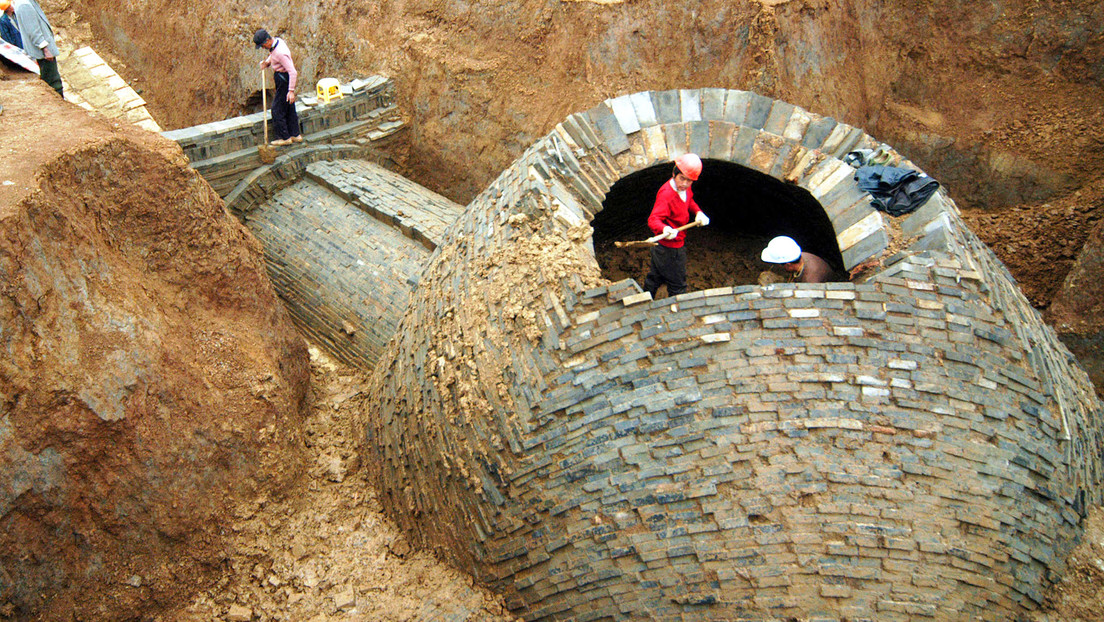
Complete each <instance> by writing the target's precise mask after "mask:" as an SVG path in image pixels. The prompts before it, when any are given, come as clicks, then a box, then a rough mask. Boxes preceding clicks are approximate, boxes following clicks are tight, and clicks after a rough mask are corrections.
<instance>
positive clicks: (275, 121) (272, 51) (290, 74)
mask: <svg viewBox="0 0 1104 622" xmlns="http://www.w3.org/2000/svg"><path fill="white" fill-rule="evenodd" d="M253 44H254V45H256V46H257V47H258V48H264V49H266V50H268V57H267V58H265V59H264V60H262V61H261V67H262V68H263V67H272V78H273V80H274V81H275V82H276V95H275V96H274V97H273V98H272V126H273V128H274V129H275V130H276V140H274V141H272V144H273V145H276V146H283V145H290V144H291V143H298V142H303V135H302V134H300V133H299V114H298V113H296V112H295V86H296V82H297V81H298V79H299V73H298V72H297V71H295V63H293V62H292V61H291V51H290V50H289V49H288V46H287V43H285V42H284V40H283V39H273V38H272V37H271V36H269V34H268V31H267V30H265V29H264V28H262V29H260V30H258V31H257V32H256V33H255V34H254V35H253Z"/></svg>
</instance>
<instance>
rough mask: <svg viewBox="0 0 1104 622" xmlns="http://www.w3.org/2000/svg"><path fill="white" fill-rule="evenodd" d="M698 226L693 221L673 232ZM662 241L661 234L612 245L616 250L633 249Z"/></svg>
mask: <svg viewBox="0 0 1104 622" xmlns="http://www.w3.org/2000/svg"><path fill="white" fill-rule="evenodd" d="M700 226H701V223H700V222H698V221H696V220H694V221H691V222H689V223H687V224H685V225H683V226H681V227H679V228H678V229H675V231H686V230H687V229H692V228H694V227H700ZM662 239H663V234H662V233H661V234H659V235H655V236H652V237H650V238H648V239H647V240H633V241H632V242H614V243H613V245H614V246H616V247H617V248H635V247H637V246H655V245H656V244H658V243H659V241H660V240H662Z"/></svg>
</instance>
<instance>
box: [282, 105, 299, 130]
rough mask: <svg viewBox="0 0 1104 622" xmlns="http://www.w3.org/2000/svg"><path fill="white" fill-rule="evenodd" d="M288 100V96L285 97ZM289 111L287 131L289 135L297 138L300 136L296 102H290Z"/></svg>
mask: <svg viewBox="0 0 1104 622" xmlns="http://www.w3.org/2000/svg"><path fill="white" fill-rule="evenodd" d="M284 101H285V102H287V98H286V97H285V98H284ZM287 107H288V112H287V131H288V136H290V137H292V138H295V137H298V136H299V113H298V112H296V111H295V104H288V105H287Z"/></svg>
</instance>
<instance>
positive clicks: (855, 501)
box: [366, 89, 1102, 620]
mask: <svg viewBox="0 0 1104 622" xmlns="http://www.w3.org/2000/svg"><path fill="white" fill-rule="evenodd" d="M874 146H877V142H876V141H874V140H873V139H871V138H870V137H869V136H866V135H865V134H864V133H863V132H862V131H861V130H858V129H856V128H851V127H848V126H846V125H843V124H838V123H836V122H835V121H833V120H831V119H827V118H822V117H818V116H817V115H814V114H811V113H808V112H806V111H803V110H801V109H798V108H795V107H794V106H792V105H790V104H786V103H784V102H779V101H773V100H770V99H766V98H763V97H759V96H757V95H754V94H751V93H746V92H739V91H725V90H720V89H704V90H700V91H697V90H695V91H668V92H655V93H638V94H635V95H631V96H626V97H620V98H617V99H614V100H610V101H607V102H605V103H604V104H602V105H600V106H598V107H597V108H595V109H593V110H591V111H588V112H586V113H582V114H576V115H572V116H571V117H569V118H568V119H566V120H565V121H564V122H563V123H562V124H560V125H559V126H557V127H556V128H555V130H554V131H553V132H552V133H551V134H549V135H548V136H546V137H545V138H543V139H541V140H540V141H538V142H537V143H536V144H535V145H533V147H531V148H530V149H529V150H528V151H526V153H525V154H523V155H522V157H521V158H519V159H518V160H517V161H516V162H515V163H514V164H513V165H512V166H511V167H510V168H508V169H507V170H506V171H504V172H503V174H502V175H501V176H500V177H499V178H498V179H497V180H496V181H495V182H494V183H493V184H491V186H490V187H489V188H488V189H487V190H486V191H485V192H483V193H482V194H481V195H480V196H479V197H477V198H476V200H475V201H473V202H472V204H471V205H469V206H468V208H467V210H466V212H465V213H464V215H463V216H462V217H461V218H460V219H459V220H458V221H457V222H456V224H455V226H453V227H452V228H451V229H450V230H449V233H448V235H447V237H446V239H445V241H444V242H443V243H442V245H441V246H440V248H439V250H438V252H437V254H436V255H435V256H434V259H433V261H432V263H431V264H430V265H429V267H428V268H427V269H426V270H425V272H424V273H423V274H422V278H421V282H420V285H419V288H418V290H417V291H416V292H415V295H414V296H413V298H412V302H411V305H410V307H409V309H408V310H407V312H406V314H405V316H404V317H403V320H402V322H401V323H400V325H399V327H398V332H397V334H396V336H395V338H394V339H393V340H392V341H391V342H390V344H389V345H388V347H387V352H386V353H385V354H384V356H382V357H381V358H380V361H381V364H379V365H378V366H377V368H376V370H375V374H374V386H373V387H372V394H373V395H374V396H375V404H374V405H373V408H372V410H371V413H370V414H371V417H370V423H369V424H368V427H367V441H368V445H367V446H368V447H369V448H370V451H372V452H373V453H374V455H373V456H372V458H371V459H369V460H367V461H366V462H367V463H368V464H370V465H372V469H373V473H374V478H375V481H376V483H377V485H378V486H379V489H380V490H381V491H382V494H383V495H384V497H385V499H386V502H385V505H387V506H388V507H389V509H390V511H391V513H392V516H393V517H394V519H395V520H396V521H397V522H398V523H399V524H401V525H402V526H403V527H404V528H405V529H406V530H407V531H408V532H410V533H411V534H412V537H414V538H415V539H416V540H418V541H419V542H421V544H423V545H426V546H432V547H435V548H437V549H439V550H441V551H442V552H443V553H444V554H446V555H447V556H448V557H449V558H450V559H452V560H453V562H454V563H457V564H458V565H460V566H462V567H464V568H465V569H467V570H469V571H471V572H473V573H475V574H476V575H477V576H478V577H479V578H480V579H482V580H485V581H488V582H490V583H491V584H493V585H494V586H496V587H497V588H498V589H500V590H502V591H504V592H505V593H506V594H507V595H508V598H509V600H510V603H511V605H512V607H513V608H514V609H515V610H516V611H517V612H518V613H519V614H520V615H522V616H524V617H525V618H526V619H529V620H540V619H573V620H630V619H642V618H643V619H648V618H655V619H703V620H704V619H779V618H791V617H792V618H801V619H817V620H843V619H848V620H861V619H870V620H873V619H877V620H909V619H931V618H937V619H954V620H957V619H983V620H1003V619H1009V618H1012V617H1015V616H1017V615H1019V614H1021V613H1023V612H1025V611H1028V610H1032V609H1034V608H1036V606H1037V605H1038V603H1039V601H1040V600H1041V594H1042V591H1043V590H1044V589H1045V587H1046V586H1047V584H1048V582H1049V581H1051V580H1053V575H1052V574H1050V571H1055V572H1058V573H1060V572H1061V571H1062V568H1063V559H1064V557H1065V554H1066V552H1067V551H1068V550H1069V548H1070V546H1071V545H1072V542H1073V541H1074V540H1075V539H1076V538H1077V537H1078V535H1079V533H1080V523H1081V519H1082V513H1083V511H1084V508H1085V505H1086V504H1087V503H1090V502H1094V503H1096V502H1099V501H1100V500H1101V486H1100V483H1101V473H1100V468H1101V450H1100V447H1101V440H1102V439H1101V437H1100V416H1101V404H1100V402H1099V401H1098V400H1097V399H1096V398H1095V396H1094V394H1093V391H1092V388H1091V385H1090V384H1089V382H1088V379H1087V377H1086V376H1085V374H1084V372H1083V371H1082V370H1080V369H1079V368H1078V367H1077V366H1076V363H1075V362H1074V361H1073V360H1072V357H1071V356H1070V355H1069V353H1068V351H1066V350H1065V348H1064V347H1062V346H1061V344H1060V343H1059V342H1058V341H1057V339H1056V337H1055V335H1054V333H1053V331H1051V330H1050V329H1049V328H1047V327H1046V326H1045V325H1044V324H1043V323H1042V322H1041V321H1040V319H1039V317H1038V315H1037V314H1036V313H1035V312H1034V311H1033V310H1032V309H1031V308H1030V306H1029V305H1028V303H1027V301H1026V300H1025V299H1024V298H1023V296H1022V295H1021V294H1020V293H1019V291H1018V290H1017V288H1016V286H1015V283H1014V281H1013V280H1012V279H1011V277H1010V276H1009V275H1008V273H1007V272H1006V270H1005V269H1004V267H1003V266H1002V265H1001V264H1000V263H999V261H997V260H996V258H995V257H994V256H993V255H992V253H990V252H989V251H988V249H986V248H985V247H984V246H983V245H982V244H981V243H980V242H978V240H977V238H976V237H975V236H974V235H973V234H972V233H970V232H969V231H968V230H967V229H965V227H963V225H962V222H961V220H960V219H959V217H958V213H957V210H956V208H955V207H954V205H953V203H952V202H951V201H950V200H949V199H948V198H947V197H946V196H945V195H944V194H943V193H942V192H940V193H938V194H937V195H935V197H934V198H933V199H932V200H931V201H929V202H928V204H926V205H925V206H924V207H923V208H921V209H920V210H918V211H917V212H914V213H913V214H911V215H909V216H907V217H904V218H893V219H890V218H883V216H882V215H881V214H879V213H877V212H875V211H873V210H872V209H871V208H870V207H869V204H868V197H866V196H865V195H864V194H863V193H862V192H860V191H858V190H857V189H856V188H855V186H854V183H853V181H852V179H851V175H852V171H851V169H850V168H848V167H846V166H845V165H843V164H842V163H841V162H840V161H839V159H838V158H839V157H840V156H841V155H843V154H844V153H846V152H847V151H848V150H850V149H852V148H855V147H874ZM685 151H695V152H698V153H700V154H702V155H703V157H706V158H710V159H714V160H721V161H727V162H733V163H737V164H740V165H743V166H747V167H750V168H753V169H755V170H758V171H761V172H764V173H767V174H769V175H771V176H773V177H776V178H778V179H782V180H785V181H789V182H792V183H795V184H797V185H799V186H801V187H803V188H805V189H806V190H808V191H809V192H810V194H811V195H812V196H813V197H814V198H816V199H817V200H818V201H819V202H820V203H821V205H823V206H824V209H825V212H826V214H827V215H828V217H829V219H830V220H831V222H832V225H833V228H834V229H835V232H836V241H837V243H838V246H839V249H840V251H841V252H842V257H843V260H844V263H845V264H846V265H847V267H852V266H855V265H857V264H859V263H860V262H863V261H864V260H867V259H871V258H880V259H881V260H882V265H883V268H882V269H881V271H880V272H879V273H877V274H875V275H873V276H871V277H869V278H867V279H866V280H864V281H863V282H861V283H844V284H831V285H779V286H773V287H770V288H760V287H753V286H747V287H740V288H728V289H719V290H709V291H698V292H691V293H688V294H686V295H683V296H680V297H677V298H671V299H665V300H662V301H652V300H650V298H649V297H648V296H647V294H641V293H640V288H639V286H638V285H637V284H636V283H635V282H634V281H631V280H630V281H622V282H618V283H613V284H605V285H598V286H591V287H588V286H587V285H586V284H587V283H596V282H597V267H596V265H595V262H594V257H593V252H592V249H591V248H590V240H589V238H588V237H587V236H586V235H585V233H586V228H585V223H587V222H589V221H590V220H591V218H592V217H593V215H594V214H595V213H596V212H597V211H599V210H600V209H601V204H602V198H603V197H604V195H605V193H606V192H607V191H608V190H609V188H610V187H611V186H612V184H613V183H615V182H616V181H617V180H618V179H620V178H622V177H624V176H626V175H629V174H632V173H633V172H635V171H640V170H643V169H645V168H647V167H649V166H653V165H656V164H659V163H662V162H665V161H669V160H670V159H672V158H673V157H675V156H676V155H677V154H679V153H683V152H685ZM896 158H897V160H898V161H899V159H900V158H899V156H896ZM706 174H708V169H707V171H706ZM891 241H892V242H893V249H894V250H893V253H894V255H893V256H892V257H887V256H886V254H887V250H886V249H887V247H888V245H889V243H890V242H891ZM549 249H552V252H549Z"/></svg>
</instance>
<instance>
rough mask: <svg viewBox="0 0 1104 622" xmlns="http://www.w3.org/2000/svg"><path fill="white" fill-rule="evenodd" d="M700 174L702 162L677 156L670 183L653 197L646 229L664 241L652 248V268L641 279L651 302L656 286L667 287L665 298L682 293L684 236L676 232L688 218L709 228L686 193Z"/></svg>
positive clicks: (691, 194)
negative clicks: (650, 297) (660, 236)
mask: <svg viewBox="0 0 1104 622" xmlns="http://www.w3.org/2000/svg"><path fill="white" fill-rule="evenodd" d="M701 170H702V162H701V158H699V157H698V156H696V155H694V154H693V153H687V154H685V155H681V156H679V157H678V158H677V159H676V160H675V166H674V169H673V170H672V171H671V179H669V180H667V181H666V182H665V183H664V184H663V186H661V187H660V189H659V192H657V193H656V200H655V205H654V206H653V207H652V213H651V215H650V216H648V226H649V227H650V228H651V229H652V232H653V233H655V234H656V235H663V236H664V237H663V239H661V240H659V243H658V244H657V245H656V246H653V247H652V266H651V269H650V270H649V271H648V276H647V277H645V278H644V289H645V290H646V291H647V292H649V293H651V295H652V298H655V295H656V291H658V290H659V286H660V285H666V286H667V294H668V295H669V296H677V295H679V294H681V293H683V292H685V291H686V247H685V246H684V244H685V241H686V232H684V231H678V228H679V227H682V226H684V225H687V224H689V223H690V219H691V218H693V219H694V220H695V221H696V222H698V223H700V224H701V225H702V226H705V225H708V224H709V217H708V216H706V215H705V212H703V211H701V208H700V207H698V204H697V203H695V202H694V192H693V191H692V190H691V189H690V186H691V185H692V184H693V183H694V182H695V181H697V179H698V177H699V176H700V175H701Z"/></svg>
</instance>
